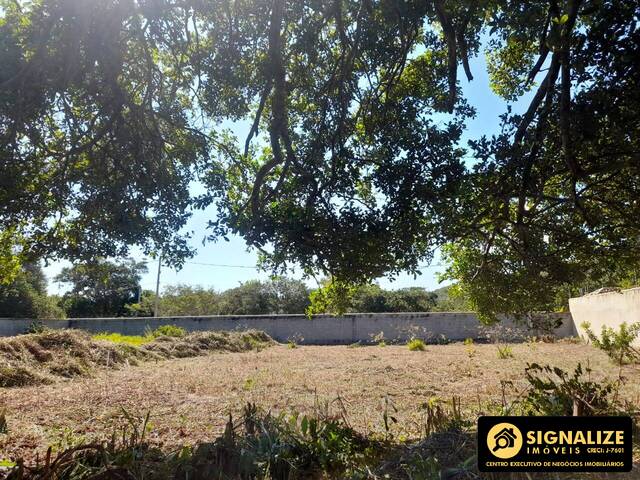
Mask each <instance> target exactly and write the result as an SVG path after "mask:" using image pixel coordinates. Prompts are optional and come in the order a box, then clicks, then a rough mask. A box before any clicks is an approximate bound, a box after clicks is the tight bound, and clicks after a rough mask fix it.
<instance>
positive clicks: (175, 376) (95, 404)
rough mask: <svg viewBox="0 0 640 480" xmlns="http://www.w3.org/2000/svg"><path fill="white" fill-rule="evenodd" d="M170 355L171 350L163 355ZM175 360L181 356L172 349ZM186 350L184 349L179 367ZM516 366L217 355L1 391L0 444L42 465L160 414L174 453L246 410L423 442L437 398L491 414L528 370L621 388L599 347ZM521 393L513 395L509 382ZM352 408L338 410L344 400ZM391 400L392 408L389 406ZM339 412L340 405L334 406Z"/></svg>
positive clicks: (455, 350) (366, 354)
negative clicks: (336, 422)
mask: <svg viewBox="0 0 640 480" xmlns="http://www.w3.org/2000/svg"><path fill="white" fill-rule="evenodd" d="M156 348H158V349H159V350H160V351H162V348H163V347H162V342H160V343H159V344H158V346H157V347H156ZM172 348H173V347H172ZM181 348H182V347H180V348H177V349H174V351H173V353H174V354H175V356H179V355H180V353H181ZM512 349H513V355H514V358H512V359H509V360H508V361H505V360H499V359H498V358H497V353H496V352H497V350H496V346H495V345H474V346H473V352H470V350H469V348H468V346H465V345H462V344H453V345H436V346H427V348H426V350H425V351H424V352H411V351H409V350H408V349H407V347H406V346H387V347H385V348H381V347H376V346H372V347H362V348H348V347H340V346H336V347H306V346H299V347H298V348H295V349H290V348H287V347H286V346H275V347H272V348H269V349H266V350H262V351H259V352H258V351H250V352H238V353H230V354H224V355H221V354H212V355H208V356H202V357H197V358H189V359H177V360H168V361H158V362H157V363H155V362H153V363H148V362H147V363H145V364H142V365H141V366H139V367H136V368H122V369H120V370H113V371H106V370H101V371H99V373H98V374H97V375H96V376H95V378H83V377H78V378H75V379H73V380H71V381H68V382H62V383H60V382H58V383H56V384H54V385H40V386H35V387H25V388H20V389H0V410H2V409H3V408H6V409H7V421H8V429H9V434H8V435H0V451H1V452H3V455H4V456H5V457H12V458H16V457H20V456H22V457H26V458H27V459H33V458H34V456H35V455H36V453H39V454H40V455H42V454H43V453H44V451H45V449H46V446H47V445H50V444H53V445H58V446H59V447H60V446H63V445H64V442H67V444H68V443H69V442H70V441H71V440H70V438H78V437H84V439H85V440H90V439H92V438H107V437H109V436H110V435H111V433H112V432H113V431H114V428H115V427H116V426H118V425H121V424H122V423H124V422H125V419H124V418H123V410H122V409H123V408H124V409H126V410H127V411H128V412H131V413H133V414H136V415H139V416H143V415H144V414H145V413H146V412H147V411H150V412H151V424H152V429H151V432H150V434H149V436H148V437H147V438H148V440H149V441H150V442H151V443H152V444H154V445H157V446H159V447H161V448H163V449H173V448H175V447H176V446H178V445H184V444H194V443H196V442H202V441H210V440H211V439H212V438H214V437H215V436H216V435H217V434H219V433H221V431H222V429H223V427H224V424H225V421H226V420H227V418H228V414H229V412H232V413H234V415H238V414H239V412H240V410H241V409H242V407H243V406H244V405H245V404H246V403H247V402H256V403H257V404H258V405H261V406H263V407H265V408H270V409H273V410H276V411H292V410H296V411H301V412H310V411H313V410H317V409H318V408H320V409H323V408H325V405H326V407H327V408H329V409H334V411H337V410H338V409H342V408H344V409H345V410H346V414H347V418H348V420H349V422H350V424H351V425H352V426H353V427H354V428H356V429H357V430H358V431H361V432H363V433H370V432H378V433H382V431H383V421H382V418H383V411H384V408H385V403H386V404H387V408H390V407H389V405H391V404H392V405H393V406H394V407H395V408H396V409H397V410H398V411H397V412H396V413H395V414H394V417H396V418H397V420H398V423H397V424H393V425H391V428H392V433H393V434H394V435H395V437H396V438H400V439H402V438H404V437H407V438H416V437H419V436H420V435H421V433H422V430H423V429H424V426H425V424H424V415H425V410H424V404H425V402H428V400H429V399H430V398H432V397H440V398H443V399H450V398H451V397H453V396H459V397H460V398H461V400H462V409H463V410H465V411H467V412H472V414H473V415H475V414H478V413H482V412H485V413H486V412H488V408H489V407H488V405H489V403H490V402H492V403H494V404H495V403H498V404H499V403H500V402H502V399H503V394H506V395H507V396H513V395H514V394H515V390H517V389H518V388H522V387H524V384H523V370H524V368H525V366H526V364H527V363H528V362H539V363H551V364H553V365H556V366H559V367H561V368H564V369H566V370H573V368H574V367H575V366H576V364H577V363H578V362H581V363H582V364H583V365H584V366H586V365H589V366H590V367H591V369H592V370H593V373H592V375H593V378H594V379H604V378H615V377H617V375H618V369H617V367H615V366H614V365H613V364H612V363H611V361H610V360H609V359H608V358H607V357H606V356H605V355H604V354H603V353H602V352H600V351H598V350H595V349H593V348H592V347H590V346H588V345H579V344H569V343H557V344H545V343H532V344H516V345H512ZM622 374H623V376H624V377H626V379H627V382H626V385H625V387H624V388H623V394H624V396H625V398H626V399H627V400H629V401H632V402H634V403H635V404H636V405H638V404H640V369H639V368H638V367H637V366H636V367H632V366H626V367H624V368H623V370H622ZM503 380H504V381H512V382H514V385H515V388H514V389H507V391H505V392H503V389H502V388H501V381H503ZM338 397H339V398H340V399H341V401H340V402H337V401H334V400H335V399H336V398H338ZM385 398H386V399H387V401H386V402H385ZM332 401H333V403H332ZM325 402H326V403H325Z"/></svg>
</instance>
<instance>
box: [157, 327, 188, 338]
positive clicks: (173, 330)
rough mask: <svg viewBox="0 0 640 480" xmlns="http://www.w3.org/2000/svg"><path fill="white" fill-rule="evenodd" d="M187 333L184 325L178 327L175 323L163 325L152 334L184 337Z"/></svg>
mask: <svg viewBox="0 0 640 480" xmlns="http://www.w3.org/2000/svg"><path fill="white" fill-rule="evenodd" d="M186 334H187V331H186V330H185V329H184V328H182V327H176V326H175V325H162V326H161V327H158V328H156V329H155V330H154V331H153V333H152V336H154V337H161V336H165V337H184V336H185V335H186Z"/></svg>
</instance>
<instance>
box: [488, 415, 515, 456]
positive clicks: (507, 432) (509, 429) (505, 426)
mask: <svg viewBox="0 0 640 480" xmlns="http://www.w3.org/2000/svg"><path fill="white" fill-rule="evenodd" d="M487 446H488V447H489V451H490V452H491V453H492V454H493V455H494V456H495V457H498V458H503V459H506V458H512V457H515V456H516V455H517V454H518V452H519V451H520V449H521V448H522V432H520V429H518V427H516V426H515V425H513V424H511V423H498V424H497V425H494V426H493V427H492V428H491V430H489V433H488V434H487Z"/></svg>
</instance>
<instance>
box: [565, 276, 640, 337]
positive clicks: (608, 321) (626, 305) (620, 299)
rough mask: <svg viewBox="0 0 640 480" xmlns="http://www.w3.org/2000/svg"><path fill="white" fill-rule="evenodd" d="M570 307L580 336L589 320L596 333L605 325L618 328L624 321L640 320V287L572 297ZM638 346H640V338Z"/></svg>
mask: <svg viewBox="0 0 640 480" xmlns="http://www.w3.org/2000/svg"><path fill="white" fill-rule="evenodd" d="M569 308H570V310H571V314H572V315H573V320H574V323H575V326H576V331H577V332H578V335H580V336H584V329H583V328H582V324H583V323H584V322H589V323H590V324H591V330H592V331H593V332H594V333H596V334H599V333H600V332H601V331H602V327H603V326H604V325H606V326H607V327H611V328H613V329H614V330H617V329H618V328H619V327H620V325H621V324H622V323H623V322H626V323H627V324H631V323H635V322H640V287H639V288H631V289H629V290H620V291H617V292H607V293H599V294H594V295H585V296H584V297H578V298H571V299H569ZM636 346H638V347H640V339H638V340H636Z"/></svg>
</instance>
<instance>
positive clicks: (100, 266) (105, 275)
mask: <svg viewBox="0 0 640 480" xmlns="http://www.w3.org/2000/svg"><path fill="white" fill-rule="evenodd" d="M146 272H147V266H146V265H145V264H144V263H142V262H136V261H134V260H131V259H128V260H124V261H121V262H117V263H116V262H112V261H109V260H106V259H103V258H98V259H96V260H93V261H90V262H84V263H76V264H75V265H73V266H72V267H66V268H63V269H62V271H61V272H60V273H59V274H58V275H57V276H56V277H55V281H56V282H60V283H63V284H67V285H68V286H70V287H71V288H70V290H69V291H68V292H67V293H65V294H64V296H63V297H62V301H61V304H62V306H63V308H64V309H65V310H66V312H67V315H68V316H70V317H120V316H131V315H135V312H134V311H133V310H132V308H127V307H128V306H132V305H134V304H136V303H138V302H139V301H140V297H141V293H142V289H141V287H140V280H141V278H142V274H143V273H146Z"/></svg>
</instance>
